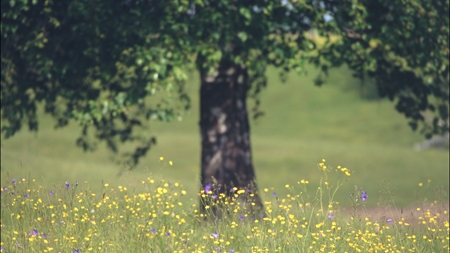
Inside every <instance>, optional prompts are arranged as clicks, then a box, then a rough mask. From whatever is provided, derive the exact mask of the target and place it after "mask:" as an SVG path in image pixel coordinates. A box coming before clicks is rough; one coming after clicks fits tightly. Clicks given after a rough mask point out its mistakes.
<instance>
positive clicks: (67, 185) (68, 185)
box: [66, 181, 70, 189]
mask: <svg viewBox="0 0 450 253" xmlns="http://www.w3.org/2000/svg"><path fill="white" fill-rule="evenodd" d="M69 187H70V184H69V183H67V181H66V189H69Z"/></svg>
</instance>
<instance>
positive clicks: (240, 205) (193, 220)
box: [0, 160, 449, 253]
mask: <svg viewBox="0 0 450 253" xmlns="http://www.w3.org/2000/svg"><path fill="white" fill-rule="evenodd" d="M318 169H319V170H321V171H322V173H323V177H322V179H321V181H320V184H319V185H320V186H319V187H318V188H317V189H316V191H314V192H311V191H308V189H307V185H308V184H309V182H308V180H307V179H299V181H298V185H295V186H291V185H286V188H288V189H289V191H290V193H289V194H287V195H285V196H278V195H277V193H276V191H275V190H274V189H268V188H265V189H260V193H259V194H260V195H261V197H262V198H263V200H264V211H263V212H261V213H259V214H257V215H255V214H254V213H252V212H249V207H251V206H252V203H246V202H245V199H249V198H250V197H251V196H252V195H253V194H254V193H252V192H248V191H247V190H245V189H237V188H234V189H232V192H231V193H230V194H229V195H227V196H225V195H223V194H218V195H216V194H215V191H214V187H215V186H207V187H206V189H203V190H201V191H200V193H199V198H198V199H195V200H194V199H190V200H188V199H186V198H185V195H186V191H185V190H184V189H183V187H182V186H181V185H179V184H178V183H173V182H166V181H165V180H158V181H156V180H154V179H152V178H146V179H142V180H141V181H140V182H136V187H133V189H128V188H127V187H124V186H112V185H109V184H108V183H104V184H103V188H102V190H101V191H97V192H93V191H91V190H90V186H89V183H88V182H61V184H60V185H55V186H54V187H53V188H46V187H43V186H40V185H39V183H38V182H37V181H36V180H34V179H31V178H14V177H10V178H9V179H8V182H9V183H8V184H7V185H3V186H2V187H1V248H0V250H1V252H72V253H80V252H229V253H231V252H339V253H341V252H449V222H448V206H446V208H443V209H442V208H441V209H439V210H438V209H432V208H430V209H426V208H424V209H421V208H419V207H418V208H417V210H416V212H415V213H414V214H413V213H411V214H407V213H403V212H390V214H389V212H388V214H387V215H383V216H375V217H374V216H373V215H371V217H369V216H364V214H365V212H364V211H365V206H364V205H365V203H367V202H368V201H371V198H370V192H366V191H365V190H364V189H363V188H359V187H355V190H354V192H353V193H352V194H350V201H351V203H352V208H351V209H352V211H351V212H347V211H344V210H343V208H341V207H340V204H339V203H338V202H336V201H334V200H333V199H334V196H335V194H336V192H337V191H338V190H339V188H340V187H341V186H342V185H343V184H344V183H345V182H346V181H347V179H348V178H349V177H350V176H351V174H352V173H353V172H352V171H350V170H349V169H347V168H345V167H340V166H338V167H337V168H331V167H329V166H328V165H326V164H325V160H322V162H320V163H319V164H318ZM130 188H131V187H130ZM199 200H201V201H202V203H203V204H204V205H205V208H204V209H205V211H204V212H200V211H199V210H200V209H199V203H200V201H199ZM432 205H433V203H432V202H431V206H432ZM218 208H221V209H224V210H223V211H224V212H222V213H223V214H222V215H221V216H213V215H212V214H211V213H210V210H217V209H218ZM391 208H395V207H394V206H391ZM405 216H408V217H405Z"/></svg>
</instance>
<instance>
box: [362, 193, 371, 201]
mask: <svg viewBox="0 0 450 253" xmlns="http://www.w3.org/2000/svg"><path fill="white" fill-rule="evenodd" d="M367 198H369V196H368V195H367V193H366V192H365V191H363V190H361V201H362V202H364V201H366V200H367Z"/></svg>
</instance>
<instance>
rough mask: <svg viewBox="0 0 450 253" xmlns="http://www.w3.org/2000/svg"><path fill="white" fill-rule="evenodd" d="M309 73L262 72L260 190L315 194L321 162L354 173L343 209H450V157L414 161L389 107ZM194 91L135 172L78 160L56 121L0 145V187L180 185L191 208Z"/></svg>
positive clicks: (72, 135)
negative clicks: (429, 204)
mask: <svg viewBox="0 0 450 253" xmlns="http://www.w3.org/2000/svg"><path fill="white" fill-rule="evenodd" d="M308 70H309V74H308V75H306V76H296V75H294V74H292V75H291V76H290V77H289V79H288V81H287V82H286V83H280V81H279V79H278V74H277V71H276V70H274V69H270V70H269V72H268V77H269V84H268V88H267V90H265V91H263V95H262V109H263V110H264V111H265V112H266V115H265V116H263V117H262V118H260V119H258V120H256V121H255V120H252V121H251V133H252V135H251V141H252V145H253V146H252V149H253V161H254V165H255V169H256V175H257V180H258V183H259V186H260V188H269V189H270V188H271V187H274V188H275V189H277V190H278V191H279V194H286V193H287V189H286V188H285V187H284V186H285V185H286V184H289V185H296V184H297V182H298V181H300V180H301V179H306V180H309V181H310V182H311V184H310V187H311V189H315V188H316V187H317V186H318V182H319V181H320V177H321V174H320V173H319V172H318V170H317V164H318V163H319V162H320V161H321V159H323V158H324V159H326V160H327V164H328V165H329V166H332V167H336V166H338V165H341V166H345V167H347V168H348V169H349V170H350V171H351V172H352V177H351V178H350V182H349V183H348V184H346V186H344V187H343V188H342V189H341V190H340V193H339V194H338V195H337V196H336V200H338V201H339V202H341V205H342V206H350V205H351V203H350V201H349V197H348V194H349V193H350V192H351V191H352V190H353V188H354V186H355V185H356V186H358V187H360V188H363V189H364V190H365V191H366V192H367V193H368V194H369V200H370V201H367V206H376V205H377V204H379V203H380V201H381V200H382V199H383V197H384V196H385V193H386V192H387V191H389V192H390V193H391V195H392V197H393V198H394V200H395V203H396V204H397V205H398V206H409V205H411V204H412V203H413V202H415V201H417V200H422V199H424V198H427V199H428V200H429V201H431V200H434V199H438V200H448V188H449V181H448V177H449V154H448V150H426V151H422V152H416V151H414V150H413V148H412V145H413V143H415V142H418V141H421V140H423V137H422V136H420V135H419V134H418V133H413V132H412V131H411V130H410V129H409V127H408V125H407V120H406V119H405V118H404V117H403V116H402V115H400V114H398V113H397V112H396V111H395V109H394V104H393V103H391V102H389V101H387V100H376V99H372V100H367V99H363V98H362V97H361V96H360V90H359V81H358V80H355V79H353V78H349V76H350V73H349V72H348V71H347V70H346V69H338V70H333V71H332V72H331V73H330V76H329V77H328V80H327V83H326V84H325V85H324V86H322V87H316V86H314V85H313V79H314V78H315V76H316V71H315V70H314V69H308ZM198 89H199V81H198V77H197V76H196V75H194V76H193V77H192V78H191V79H190V81H189V85H188V90H189V92H190V94H192V105H193V107H192V111H191V112H190V113H189V115H187V116H186V117H185V118H184V119H183V121H181V122H179V121H175V122H172V123H161V122H150V129H149V130H148V131H149V133H148V134H152V135H156V136H157V138H158V144H157V146H155V147H154V148H153V149H152V150H151V151H150V153H149V154H148V155H147V157H145V158H144V159H143V160H142V161H141V163H140V164H139V166H138V167H137V168H136V169H134V170H133V171H127V170H126V169H125V168H123V167H120V166H118V165H116V164H115V163H113V162H112V159H111V158H113V157H114V154H112V153H110V152H109V151H108V150H106V148H105V147H100V148H99V150H98V151H96V152H94V153H83V152H82V151H81V150H79V149H78V148H77V147H76V146H75V139H76V138H77V137H78V135H79V133H80V131H81V130H80V129H79V128H78V127H77V126H76V124H71V125H70V126H69V127H67V128H64V129H59V130H55V129H53V127H52V126H53V124H54V123H53V121H52V119H51V118H50V117H48V116H45V115H42V116H41V121H40V126H39V127H40V131H39V132H38V133H29V132H27V131H22V132H20V133H19V134H17V135H16V136H14V137H13V138H11V139H8V140H5V139H3V138H2V142H1V156H2V159H1V175H2V185H5V184H7V182H6V180H7V179H6V178H7V174H8V175H9V179H11V178H16V179H19V178H22V177H28V175H29V177H30V178H34V179H36V180H38V181H40V182H41V184H43V185H46V186H54V185H59V186H63V185H64V182H65V181H67V182H71V183H74V182H75V181H79V182H84V181H89V184H90V186H91V187H92V188H93V189H95V188H98V189H100V188H101V187H102V185H103V183H104V182H107V183H109V184H110V185H114V186H118V185H122V186H128V187H131V188H132V187H133V186H134V185H138V184H139V183H140V181H141V179H142V178H147V177H148V176H151V177H152V178H156V179H161V178H164V179H165V180H166V181H169V182H179V183H180V184H182V185H183V186H184V187H185V188H186V190H187V192H188V195H187V198H195V192H197V190H198V188H199V180H198V177H199V172H200V168H199V161H200V136H199V129H198V118H199V116H198V106H199V104H198V95H197V93H198ZM251 106H252V101H249V107H251ZM160 157H164V160H163V161H160V159H159V158H160ZM169 161H173V166H170V165H169V164H168V162H169ZM428 180H430V183H428ZM102 182H103V183H102ZM419 183H423V186H422V187H419Z"/></svg>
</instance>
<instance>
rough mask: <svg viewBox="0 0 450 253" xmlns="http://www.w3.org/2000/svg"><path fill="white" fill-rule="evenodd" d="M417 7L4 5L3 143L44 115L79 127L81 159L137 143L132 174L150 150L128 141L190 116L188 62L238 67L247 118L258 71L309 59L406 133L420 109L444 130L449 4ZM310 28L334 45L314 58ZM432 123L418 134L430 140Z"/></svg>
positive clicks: (260, 79)
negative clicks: (343, 73)
mask: <svg viewBox="0 0 450 253" xmlns="http://www.w3.org/2000/svg"><path fill="white" fill-rule="evenodd" d="M427 3H428V2H420V1H415V2H412V3H411V4H408V3H404V5H406V7H407V8H406V7H405V6H403V5H402V4H401V3H398V4H397V5H391V4H390V3H387V2H385V1H381V0H380V1H376V2H373V1H362V2H361V1H358V2H357V1H346V2H342V3H339V4H338V5H334V1H324V2H320V1H313V0H310V1H292V2H289V1H286V2H284V1H238V2H234V3H230V2H229V1H225V0H222V1H200V0H199V1H175V0H174V1H134V2H132V1H123V2H118V1H114V2H113V3H109V2H105V1H100V0H96V1H75V2H58V1H55V2H54V1H51V0H48V1H43V0H42V1H38V0H36V1H25V0H23V1H14V0H11V1H9V2H8V1H3V2H2V24H1V25H2V32H1V33H2V36H1V43H2V49H1V50H2V53H1V54H2V70H1V73H2V74H1V87H2V93H1V94H2V119H3V122H4V123H3V124H2V133H3V135H4V136H5V137H11V136H13V135H14V134H15V133H16V132H17V131H19V130H20V129H21V128H22V125H23V124H24V123H26V124H27V125H28V128H29V129H30V130H32V131H37V130H38V118H37V115H36V108H37V106H38V105H39V104H42V105H43V106H44V107H45V110H46V112H48V113H50V114H51V115H53V116H54V117H55V118H56V119H57V124H56V127H62V126H65V125H67V124H68V122H69V121H71V120H74V121H76V122H78V123H79V124H80V125H81V126H82V132H81V137H80V138H78V140H77V144H78V145H79V146H81V147H83V148H84V149H85V150H93V149H94V148H95V146H96V141H95V140H100V141H104V142H106V143H107V144H108V146H109V148H110V149H111V150H113V151H117V150H118V143H119V142H127V141H133V140H139V141H141V142H142V145H141V146H140V147H138V148H137V149H136V150H135V152H134V153H133V154H130V156H128V159H129V160H128V162H129V163H130V165H134V164H136V163H137V161H138V159H139V158H140V157H141V156H143V155H145V153H146V152H147V151H148V149H149V148H150V147H151V146H152V145H153V144H154V143H155V142H156V141H155V139H154V138H153V137H150V136H146V135H144V136H137V135H136V131H133V130H134V129H135V128H136V127H143V126H145V122H144V121H143V119H150V118H154V119H157V120H162V121H170V120H173V119H174V118H178V117H181V116H182V115H183V112H184V111H185V110H187V109H189V108H190V99H189V97H188V96H187V94H186V92H185V87H184V82H185V80H186V79H187V73H189V71H191V70H192V68H193V65H192V62H193V59H194V58H196V59H197V61H196V62H197V65H196V67H197V68H207V69H211V70H212V69H214V68H215V67H217V64H218V62H219V61H220V60H221V59H228V60H232V61H234V62H236V63H239V64H242V65H245V66H246V67H247V69H248V72H249V75H250V78H249V80H250V82H251V84H252V87H251V90H250V91H249V93H248V96H249V97H252V98H255V101H256V107H255V111H254V115H255V116H259V115H261V112H260V111H259V110H258V105H259V96H260V92H261V90H262V89H263V88H264V87H265V86H266V76H265V70H266V66H267V65H274V66H277V67H280V69H281V70H282V71H281V73H280V76H281V78H282V79H285V78H286V73H287V72H288V71H290V70H295V71H297V72H302V71H303V69H302V66H303V63H304V62H305V61H307V60H308V59H311V57H312V59H313V61H314V62H315V63H316V64H317V65H320V66H322V69H324V71H326V70H327V69H328V65H330V66H334V65H339V64H343V63H346V64H348V65H349V66H350V67H351V68H352V69H354V70H355V71H356V72H357V74H358V76H359V77H361V78H363V77H364V73H365V72H368V73H369V74H370V75H373V76H374V77H375V78H377V84H378V87H379V91H380V92H381V95H382V96H388V97H389V98H391V99H394V98H398V99H399V101H398V106H397V109H398V110H399V111H400V112H402V113H404V114H405V115H406V116H407V117H410V118H412V120H413V122H412V126H415V125H416V124H417V123H416V122H417V121H420V120H423V116H421V114H420V113H419V112H420V111H423V110H425V109H429V110H437V111H439V112H440V118H441V119H442V120H443V121H446V119H447V118H448V86H447V83H448V19H445V18H443V17H445V15H446V14H445V15H443V14H441V12H442V13H444V12H445V11H446V10H447V11H448V2H447V3H443V2H439V1H436V2H433V3H430V4H427ZM433 4H434V5H433ZM389 8H391V9H392V11H391V12H387V11H385V10H388V9H389ZM418 10H422V11H421V13H420V15H419V14H418V16H417V15H416V16H417V17H419V19H417V21H416V19H415V18H416V16H414V15H413V14H412V13H416V11H418ZM379 11H385V12H383V13H385V15H379ZM422 12H423V15H422ZM425 13H426V15H425ZM327 15H328V16H330V15H331V17H332V18H333V19H332V20H331V21H329V20H327V19H326V18H325V17H326V16H327ZM430 15H431V16H430ZM428 17H429V18H428ZM397 19H400V20H399V22H397ZM400 21H401V22H400ZM416 22H417V23H416ZM393 24H394V25H393ZM311 28H315V29H317V31H318V32H319V34H320V35H324V36H326V37H327V36H329V35H336V34H337V35H342V36H341V37H339V39H338V40H337V41H336V40H334V41H335V43H327V44H325V46H323V47H322V48H321V49H320V50H315V48H316V43H315V42H314V40H313V39H310V38H309V37H308V36H307V33H306V32H307V31H309V30H311ZM405 28H406V30H405ZM413 28H414V29H413ZM429 29H431V32H428V31H429ZM349 31H351V32H350V33H349ZM355 34H356V35H355ZM424 34H427V36H426V37H424ZM353 35H354V36H353ZM349 36H350V37H349ZM355 36H356V37H358V38H355ZM421 36H422V37H423V38H424V40H423V41H422V40H421V39H420V38H422V37H421ZM359 37H360V38H359ZM410 37H411V38H417V39H418V42H417V41H416V42H412V41H413V40H412V39H408V38H410ZM330 41H331V40H330ZM399 41H401V42H402V43H397V42H399ZM419 53H420V54H419ZM418 56H420V59H416V58H417V57H418ZM444 58H445V59H444ZM324 60H326V62H327V64H325V63H324ZM416 60H417V61H416ZM405 80H406V81H405ZM430 80H431V81H430ZM446 80H447V82H446ZM428 95H431V96H433V97H434V99H431V100H428ZM438 123H439V122H438V120H437V119H435V120H434V121H433V128H430V129H428V128H427V129H425V130H424V131H425V133H430V132H433V133H434V132H438V131H439V128H438V125H439V124H438ZM444 125H445V124H444ZM445 126H446V127H447V128H448V125H445ZM443 128H444V127H441V131H443V130H445V129H443ZM92 137H94V138H92Z"/></svg>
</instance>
